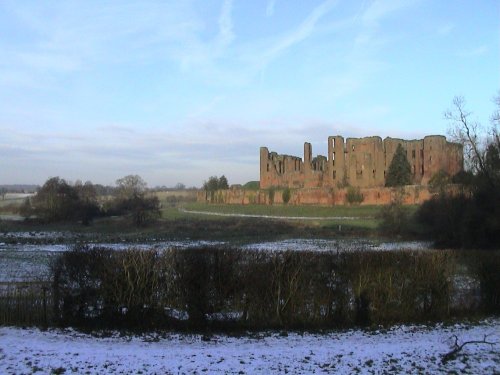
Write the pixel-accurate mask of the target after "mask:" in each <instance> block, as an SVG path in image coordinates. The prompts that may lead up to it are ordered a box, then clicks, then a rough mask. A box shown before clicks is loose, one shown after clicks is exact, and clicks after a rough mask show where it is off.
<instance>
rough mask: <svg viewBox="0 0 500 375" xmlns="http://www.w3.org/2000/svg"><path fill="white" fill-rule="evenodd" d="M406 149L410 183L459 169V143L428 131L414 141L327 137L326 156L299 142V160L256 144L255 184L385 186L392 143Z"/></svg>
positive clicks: (460, 165) (394, 148)
mask: <svg viewBox="0 0 500 375" xmlns="http://www.w3.org/2000/svg"><path fill="white" fill-rule="evenodd" d="M399 144H401V146H402V147H403V149H404V150H405V152H406V156H407V159H408V162H409V163H410V167H411V173H412V183H413V184H415V185H427V184H428V182H429V180H430V179H431V177H432V176H433V175H434V174H435V173H437V172H438V171H439V170H443V171H445V172H446V173H448V174H449V175H450V176H452V175H454V174H456V173H457V172H459V171H461V170H463V150H462V145H460V144H457V143H452V142H448V141H447V140H446V138H445V137H444V136H440V135H433V136H427V137H425V138H424V139H419V140H404V139H396V138H385V139H384V140H383V141H382V138H380V137H365V138H347V140H346V141H344V138H343V137H341V136H332V137H329V138H328V156H327V157H325V156H322V155H318V156H316V157H313V156H312V146H311V144H310V143H307V142H306V143H305V144H304V159H302V158H300V157H297V156H290V155H280V154H277V153H276V152H269V150H268V149H267V148H266V147H261V148H260V187H261V189H267V188H270V187H273V186H274V187H290V188H337V187H342V186H348V185H350V186H354V187H360V188H372V187H383V186H385V177H386V174H387V170H388V169H389V165H390V164H391V161H392V158H393V156H394V153H395V151H396V149H397V146H398V145H399Z"/></svg>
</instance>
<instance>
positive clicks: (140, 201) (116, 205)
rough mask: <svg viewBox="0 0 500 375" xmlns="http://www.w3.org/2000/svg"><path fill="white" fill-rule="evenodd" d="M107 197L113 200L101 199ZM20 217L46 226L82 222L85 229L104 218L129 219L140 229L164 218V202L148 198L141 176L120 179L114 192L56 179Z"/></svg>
mask: <svg viewBox="0 0 500 375" xmlns="http://www.w3.org/2000/svg"><path fill="white" fill-rule="evenodd" d="M103 196H104V197H107V196H109V197H110V199H99V197H103ZM20 213H21V215H23V216H24V217H26V218H34V219H35V220H39V221H43V222H61V221H79V222H81V223H82V224H84V225H89V224H90V223H91V222H92V220H93V219H94V218H96V217H100V216H114V215H126V216H129V217H131V219H132V221H133V222H134V224H136V225H137V226H140V225H143V224H145V223H146V222H147V221H148V220H150V219H153V218H155V217H158V216H159V215H160V202H159V200H158V198H157V197H156V196H154V195H149V194H148V191H147V184H146V182H145V181H144V180H143V179H142V178H141V177H140V176H138V175H128V176H125V177H123V178H120V179H118V180H116V187H112V188H111V187H104V186H102V185H94V184H92V182H90V181H87V182H85V183H82V182H81V181H77V182H76V183H75V184H69V183H68V182H67V181H66V180H64V179H62V178H60V177H52V178H49V179H48V180H47V181H46V182H45V183H44V184H43V186H42V187H40V188H39V189H38V191H37V193H36V194H35V195H33V196H31V197H28V198H26V200H25V202H24V204H23V205H22V206H21V208H20Z"/></svg>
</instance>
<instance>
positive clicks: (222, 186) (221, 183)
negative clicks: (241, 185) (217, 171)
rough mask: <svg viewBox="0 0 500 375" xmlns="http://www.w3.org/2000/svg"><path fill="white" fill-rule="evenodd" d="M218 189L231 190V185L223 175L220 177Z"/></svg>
mask: <svg viewBox="0 0 500 375" xmlns="http://www.w3.org/2000/svg"><path fill="white" fill-rule="evenodd" d="M217 188H218V189H221V190H223V189H229V183H228V182H227V178H226V176H224V175H222V176H220V177H219V182H218V184H217Z"/></svg>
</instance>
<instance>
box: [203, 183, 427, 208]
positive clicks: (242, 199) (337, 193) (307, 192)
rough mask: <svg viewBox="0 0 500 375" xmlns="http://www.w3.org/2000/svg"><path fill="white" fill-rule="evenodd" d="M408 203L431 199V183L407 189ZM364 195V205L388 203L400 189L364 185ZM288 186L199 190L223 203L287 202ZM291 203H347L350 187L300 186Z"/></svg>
mask: <svg viewBox="0 0 500 375" xmlns="http://www.w3.org/2000/svg"><path fill="white" fill-rule="evenodd" d="M403 189H404V201H403V203H404V204H421V203H422V202H424V201H426V200H428V199H430V198H431V197H432V195H433V194H432V193H431V192H430V191H429V188H428V187H427V186H421V185H409V186H405V187H404V188H403ZM359 190H360V193H361V194H362V195H363V201H362V202H361V203H360V204H361V205H384V204H389V203H391V202H392V200H393V199H394V197H395V196H396V194H398V188H385V187H377V188H360V189H359ZM283 191H284V189H282V188H281V189H274V188H271V189H261V190H256V191H255V190H244V189H241V188H231V189H227V190H218V191H215V192H213V193H211V192H206V191H200V192H198V202H206V203H223V204H243V205H247V204H271V197H272V198H273V199H272V200H273V202H272V203H273V204H283ZM290 192H291V198H290V201H289V202H288V204H289V205H324V206H334V205H345V204H349V202H348V201H347V193H348V188H300V189H291V190H290Z"/></svg>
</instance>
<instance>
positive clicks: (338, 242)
mask: <svg viewBox="0 0 500 375" xmlns="http://www.w3.org/2000/svg"><path fill="white" fill-rule="evenodd" d="M2 236H3V237H2ZM2 238H3V239H4V240H9V243H5V242H2ZM15 239H32V240H40V239H42V240H50V239H53V240H54V241H56V242H61V243H54V244H51V243H47V244H43V243H42V244H27V243H10V241H11V240H15ZM63 240H76V238H75V237H74V236H73V235H72V234H70V233H66V232H12V233H6V234H2V235H1V236H0V282H10V281H14V282H21V281H34V280H37V281H41V280H48V279H49V278H50V268H49V266H50V263H51V261H52V260H53V259H54V258H55V256H57V253H60V252H64V251H68V250H70V249H71V248H72V247H73V245H72V244H65V243H64V241H63ZM89 245H91V246H102V247H107V248H110V249H113V250H124V249H129V248H131V247H133V248H135V249H143V250H148V249H168V248H178V249H183V248H188V247H204V246H231V244H230V243H228V242H223V241H201V240H197V241H191V240H187V241H154V240H152V241H150V242H148V243H127V242H123V243H90V242H89ZM237 247H238V248H240V249H243V250H256V251H257V250H261V251H284V250H288V249H293V250H296V251H306V250H308V251H331V250H334V251H397V250H401V249H404V250H427V249H430V248H431V243H430V242H425V241H406V242H380V241H374V240H371V239H328V240H327V239H303V238H296V239H289V240H281V241H268V242H255V243H249V244H239V245H237Z"/></svg>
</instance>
